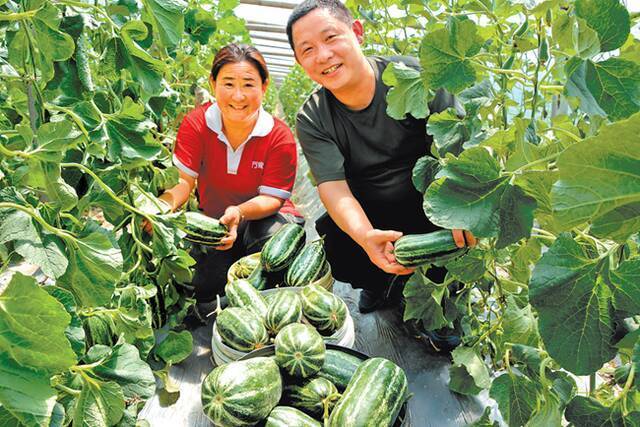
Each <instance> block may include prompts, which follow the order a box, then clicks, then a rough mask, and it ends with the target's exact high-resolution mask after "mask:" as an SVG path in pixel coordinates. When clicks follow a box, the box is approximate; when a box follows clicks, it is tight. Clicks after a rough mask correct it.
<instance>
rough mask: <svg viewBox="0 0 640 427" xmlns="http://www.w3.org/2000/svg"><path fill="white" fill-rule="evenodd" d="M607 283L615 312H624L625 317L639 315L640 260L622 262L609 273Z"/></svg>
mask: <svg viewBox="0 0 640 427" xmlns="http://www.w3.org/2000/svg"><path fill="white" fill-rule="evenodd" d="M609 281H610V283H611V284H612V286H613V298H614V302H613V304H614V306H615V308H616V310H621V311H624V312H626V313H627V314H626V316H625V317H628V316H635V315H637V314H638V313H640V258H632V259H628V260H626V261H623V262H622V263H620V265H619V266H618V268H617V269H616V270H613V271H609Z"/></svg>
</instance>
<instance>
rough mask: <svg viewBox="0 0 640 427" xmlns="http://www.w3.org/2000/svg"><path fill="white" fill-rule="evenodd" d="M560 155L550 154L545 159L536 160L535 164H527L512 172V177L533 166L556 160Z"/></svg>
mask: <svg viewBox="0 0 640 427" xmlns="http://www.w3.org/2000/svg"><path fill="white" fill-rule="evenodd" d="M560 154H562V152H559V153H555V154H550V155H548V156H545V157H543V158H541V159H538V160H534V161H533V162H530V163H527V164H526V165H522V166H520V167H519V168H518V169H516V170H514V171H513V172H511V174H512V175H516V174H517V173H519V172H520V171H523V170H525V169H527V168H530V167H531V166H536V165H539V164H541V163H546V162H548V161H551V160H554V159H556V158H558V157H559V156H560Z"/></svg>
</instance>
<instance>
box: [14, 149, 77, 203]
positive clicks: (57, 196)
mask: <svg viewBox="0 0 640 427" xmlns="http://www.w3.org/2000/svg"><path fill="white" fill-rule="evenodd" d="M24 173H25V174H24V178H23V180H22V184H23V185H26V186H30V187H34V188H37V189H38V190H40V191H42V192H43V193H45V195H46V198H47V200H48V201H49V203H50V206H51V207H53V208H55V209H59V210H61V211H69V210H71V209H73V208H74V207H75V206H76V205H77V204H78V195H77V194H76V191H75V189H74V188H73V187H72V186H70V185H69V184H67V183H66V182H65V180H64V179H63V178H62V176H61V175H60V173H61V171H60V165H59V164H58V163H54V162H43V161H40V160H37V159H36V158H32V159H29V160H28V161H27V166H26V168H25V169H24Z"/></svg>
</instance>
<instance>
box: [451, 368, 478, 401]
mask: <svg viewBox="0 0 640 427" xmlns="http://www.w3.org/2000/svg"><path fill="white" fill-rule="evenodd" d="M449 389H450V390H451V391H453V392H456V393H458V394H463V395H465V396H475V395H477V394H478V393H480V392H481V391H482V388H480V387H478V386H477V385H476V383H475V382H474V380H473V377H472V376H471V375H469V372H467V369H466V368H465V367H464V366H455V365H451V366H450V367H449Z"/></svg>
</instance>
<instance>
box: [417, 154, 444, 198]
mask: <svg viewBox="0 0 640 427" xmlns="http://www.w3.org/2000/svg"><path fill="white" fill-rule="evenodd" d="M438 170H440V163H439V162H438V161H437V160H436V159H434V158H433V157H431V156H423V157H420V158H419V159H418V161H417V162H416V165H415V166H414V167H413V171H412V173H411V181H412V182H413V186H414V187H416V190H418V191H419V192H420V193H423V194H424V192H425V191H427V187H429V185H430V184H431V183H432V182H433V180H434V179H435V176H436V174H437V173H438Z"/></svg>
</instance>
